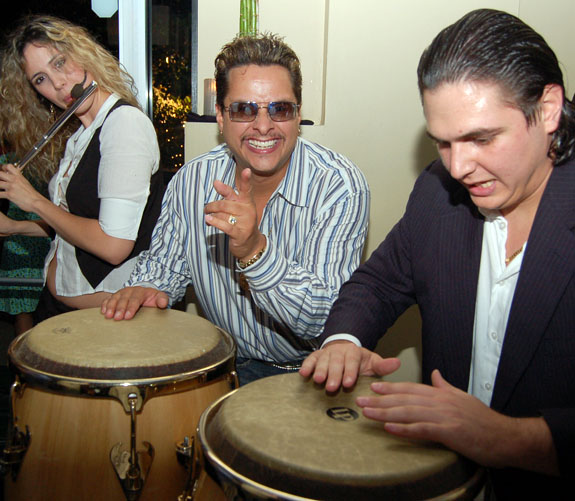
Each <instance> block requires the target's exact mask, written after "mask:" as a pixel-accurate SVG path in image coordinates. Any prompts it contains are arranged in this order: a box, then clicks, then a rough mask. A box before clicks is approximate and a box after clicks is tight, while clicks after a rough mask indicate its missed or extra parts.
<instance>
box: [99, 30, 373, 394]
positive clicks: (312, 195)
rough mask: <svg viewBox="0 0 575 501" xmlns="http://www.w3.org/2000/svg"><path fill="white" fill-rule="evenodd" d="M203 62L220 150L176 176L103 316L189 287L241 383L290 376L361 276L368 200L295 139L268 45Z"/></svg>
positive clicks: (129, 313) (277, 57)
mask: <svg viewBox="0 0 575 501" xmlns="http://www.w3.org/2000/svg"><path fill="white" fill-rule="evenodd" d="M215 64H216V71H215V77H216V86H217V123H218V126H219V129H220V133H221V134H222V135H223V139H224V143H223V144H222V145H220V146H218V147H216V148H214V149H213V150H212V151H210V152H208V153H206V154H204V155H201V156H200V157H198V158H196V159H194V160H192V161H191V162H189V163H188V164H187V165H185V166H184V167H183V168H182V169H180V171H179V172H178V173H177V174H176V175H175V176H174V178H173V180H172V181H171V183H170V185H169V186H168V188H167V191H166V196H165V198H164V202H163V208H162V214H161V216H160V219H159V221H158V224H157V226H156V229H155V231H154V235H153V237H152V243H151V246H150V249H149V251H148V252H146V253H143V254H142V255H140V259H139V263H138V265H137V266H136V269H135V271H134V273H133V274H132V277H131V280H130V282H128V285H129V286H130V287H128V288H125V289H123V290H121V291H119V292H118V293H116V294H115V295H114V296H113V297H112V298H110V299H109V300H107V301H105V302H104V303H103V305H102V312H103V313H104V314H105V315H106V317H108V318H114V319H117V320H120V319H123V318H125V319H129V318H132V317H133V316H134V315H135V314H136V311H137V310H138V308H139V307H140V306H141V305H145V306H156V307H161V308H164V307H166V306H168V305H169V304H172V303H173V302H175V301H177V300H178V299H179V298H181V297H182V296H183V295H184V293H185V290H186V287H187V286H189V285H193V287H194V292H195V295H196V297H197V300H198V303H199V306H200V307H201V309H202V311H203V312H204V313H205V315H206V317H207V318H208V319H209V320H210V321H212V322H213V323H214V324H216V325H218V326H219V327H221V328H222V329H224V330H226V331H227V332H229V333H230V334H232V335H233V336H234V337H235V340H236V342H237V346H238V354H237V355H238V359H237V369H238V374H239V377H240V383H241V384H245V383H247V382H249V381H251V380H253V379H256V378H258V377H262V376H266V375H272V374H277V373H282V372H285V371H289V370H292V371H293V370H297V368H299V366H300V363H301V361H302V360H303V359H304V358H305V357H306V355H308V354H309V352H310V351H311V350H312V349H313V348H315V347H316V346H317V344H316V338H317V337H318V336H319V334H320V332H321V330H322V328H323V324H324V322H325V319H326V317H327V314H328V312H329V310H330V308H331V305H332V304H333V301H334V300H335V298H336V296H337V291H338V290H339V287H340V286H341V284H342V283H343V282H344V281H345V280H346V279H347V278H349V276H350V275H351V273H352V272H353V271H354V270H355V268H356V267H357V266H358V264H359V260H360V256H361V252H362V249H363V244H364V240H365V236H366V231H367V220H368V212H369V190H368V187H367V183H366V181H365V178H364V176H363V175H362V173H361V172H360V171H359V169H358V168H357V167H355V166H354V165H353V164H352V163H351V162H350V161H349V160H348V159H347V158H345V157H343V156H342V155H340V154H338V153H335V152H333V151H331V150H329V149H327V148H325V147H322V146H320V145H317V144H313V143H310V142H308V141H305V140H304V139H302V138H300V137H299V126H300V120H301V87H302V77H301V71H300V65H299V60H298V58H297V56H296V54H295V53H294V52H293V50H292V49H291V48H289V47H288V46H287V45H286V44H285V43H284V42H283V41H282V40H281V39H280V38H278V37H277V36H274V35H262V36H257V37H238V38H236V39H235V40H234V41H232V42H231V43H229V44H227V45H226V46H224V47H223V49H222V51H221V53H220V54H219V55H218V57H217V58H216V61H215ZM142 286H143V287H142Z"/></svg>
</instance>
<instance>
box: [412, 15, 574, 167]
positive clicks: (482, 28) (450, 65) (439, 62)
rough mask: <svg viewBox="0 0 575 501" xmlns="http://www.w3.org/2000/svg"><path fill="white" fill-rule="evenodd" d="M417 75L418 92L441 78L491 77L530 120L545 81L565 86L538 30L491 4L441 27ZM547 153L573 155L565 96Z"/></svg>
mask: <svg viewBox="0 0 575 501" xmlns="http://www.w3.org/2000/svg"><path fill="white" fill-rule="evenodd" d="M417 78H418V85H419V92H420V95H421V96H422V97H423V92H424V91H425V90H433V89H435V88H437V87H439V86H440V85H441V84H444V83H448V84H449V83H457V82H463V81H475V82H487V83H495V84H497V85H499V86H500V88H501V89H502V91H503V92H504V95H505V96H506V98H507V99H508V100H509V102H510V103H511V104H512V105H513V106H516V107H517V108H519V109H520V110H521V111H522V112H523V114H524V115H525V118H526V120H527V123H528V124H529V125H532V124H534V123H535V122H536V121H537V120H538V119H539V113H540V107H539V100H540V98H541V96H542V95H543V92H544V90H545V86H546V85H549V84H557V85H559V86H560V87H561V88H562V89H563V94H565V87H564V85H563V74H562V72H561V68H560V67H559V62H558V60H557V56H556V55H555V53H554V52H553V50H552V49H551V48H550V47H549V45H547V42H545V40H544V39H543V37H542V36H541V35H539V34H538V33H537V32H535V31H534V30H533V29H532V28H531V27H529V26H528V25H527V24H525V23H524V22H523V21H521V20H520V19H519V18H517V17H515V16H513V15H511V14H508V13H506V12H501V11H497V10H491V9H479V10H474V11H472V12H470V13H468V14H466V15H465V16H463V17H462V18H461V19H460V20H459V21H457V22H455V23H454V24H452V25H451V26H448V27H447V28H445V29H444V30H442V31H441V32H440V33H439V34H438V35H437V36H436V37H435V39H434V40H433V42H432V43H431V45H430V46H429V47H428V48H427V49H425V51H424V52H423V54H422V56H421V59H420V60H419V66H418V68H417ZM548 155H549V157H550V158H552V159H553V163H554V164H555V165H559V164H561V163H563V162H565V161H567V160H569V159H571V158H573V157H574V156H575V108H574V107H573V104H572V103H571V101H569V99H567V98H564V102H563V109H562V112H561V119H560V123H559V127H558V128H557V130H556V131H555V133H554V134H553V138H552V142H551V145H550V148H549V152H548Z"/></svg>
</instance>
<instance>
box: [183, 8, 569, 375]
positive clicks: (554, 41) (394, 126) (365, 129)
mask: <svg viewBox="0 0 575 501" xmlns="http://www.w3.org/2000/svg"><path fill="white" fill-rule="evenodd" d="M199 4H200V5H199V40H200V42H199V60H200V63H199V76H200V79H203V78H208V77H211V76H212V74H213V59H214V57H215V55H216V54H217V52H218V50H219V48H220V47H221V46H222V45H223V44H224V43H225V42H227V41H228V40H229V39H231V38H232V37H233V36H234V35H235V33H236V32H237V29H238V20H239V2H238V1H237V0H199ZM259 4H260V30H262V31H266V30H270V31H274V32H277V33H280V34H281V35H283V36H285V40H286V42H287V43H289V44H290V45H291V46H292V47H293V48H294V50H295V51H296V52H297V53H298V55H299V56H300V58H301V59H302V71H303V73H304V81H305V82H304V96H303V115H304V118H307V117H310V116H311V117H312V118H313V119H314V121H315V122H316V123H319V124H320V125H314V126H306V127H302V136H303V137H305V138H307V139H310V140H312V141H316V142H319V143H322V144H324V145H326V146H328V147H331V148H333V149H335V150H337V151H339V152H341V153H343V154H345V155H347V156H348V157H349V158H350V159H351V160H353V161H354V162H355V163H356V164H357V165H358V166H359V168H360V169H361V170H362V171H363V172H364V173H365V175H366V177H367V179H368V182H369V185H370V188H371V191H372V203H371V217H370V231H369V237H368V241H367V244H366V255H369V254H370V253H371V252H372V251H373V250H374V249H375V248H376V247H377V245H378V244H379V242H380V241H381V240H382V239H383V238H384V237H385V235H386V234H387V232H388V231H389V230H390V229H391V227H392V226H393V224H394V223H395V222H396V221H397V220H398V219H399V218H400V217H401V215H402V213H403V210H404V208H405V203H406V201H407V197H408V196H409V193H410V191H411V188H412V185H413V182H414V180H415V178H416V176H417V174H418V173H419V172H420V171H421V169H422V168H423V167H424V166H425V165H426V164H427V163H429V161H430V160H432V159H433V158H434V157H435V151H434V149H433V147H432V145H431V144H430V143H429V141H428V140H427V139H426V137H425V134H424V131H425V123H424V120H423V114H422V111H421V106H420V102H419V96H418V91H417V82H416V68H417V62H418V60H419V56H420V54H421V52H422V51H423V49H424V48H425V47H426V46H427V45H428V44H429V43H430V42H431V40H432V38H433V37H434V36H435V35H436V34H437V32H439V30H441V29H442V28H443V27H445V26H447V25H448V24H450V23H452V22H454V21H455V20H457V19H458V18H459V17H461V16H462V15H463V14H465V13H466V12H468V11H470V10H472V9H475V8H479V7H492V8H497V9H501V10H506V11H508V12H511V13H513V14H516V15H519V16H520V17H521V18H522V19H524V20H525V21H526V22H527V23H528V24H530V25H531V26H533V27H534V28H535V29H536V30H537V31H539V32H540V33H541V34H542V35H543V36H544V37H545V38H546V39H547V41H548V42H549V44H550V45H551V46H552V47H553V48H554V49H555V51H556V53H557V56H558V58H559V60H560V61H561V63H562V67H563V69H564V74H565V81H566V86H567V92H568V94H569V95H572V94H573V92H574V91H575V44H574V43H573V37H572V35H571V30H572V29H573V26H574V23H575V2H573V0H546V1H545V2H542V1H540V0H499V1H491V2H489V1H474V0H434V1H433V2H431V1H429V0H406V1H404V2H391V1H389V0H260V2H259ZM280 19H281V20H282V21H283V22H282V23H280V22H278V21H277V20H280ZM308 41H309V42H308ZM309 75H311V77H310V76H309ZM310 79H311V80H312V82H310ZM310 101H311V103H310ZM198 109H200V110H201V109H202V106H201V103H200V106H199V108H198ZM216 141H217V129H216V127H215V125H212V124H187V125H186V159H187V160H189V159H191V158H192V157H193V156H195V155H196V154H199V153H202V152H204V151H207V150H208V149H210V148H211V147H213V146H214V145H215V144H216ZM378 350H379V351H380V352H382V353H383V354H385V355H397V354H399V355H400V358H401V359H402V364H403V366H402V368H401V369H400V371H399V372H398V373H397V374H396V375H395V376H394V378H393V379H398V380H399V379H410V380H417V379H418V378H419V365H420V364H419V352H420V347H419V316H418V314H417V309H416V308H413V309H411V310H409V311H408V312H407V313H406V314H404V316H403V317H402V318H401V319H400V320H399V321H398V323H397V324H396V325H395V326H394V327H393V329H392V330H391V331H390V333H389V334H388V335H386V337H385V339H384V341H382V343H380V346H379V347H378Z"/></svg>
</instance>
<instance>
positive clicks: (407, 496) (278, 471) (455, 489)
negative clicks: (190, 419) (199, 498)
mask: <svg viewBox="0 0 575 501" xmlns="http://www.w3.org/2000/svg"><path fill="white" fill-rule="evenodd" d="M373 381H374V379H372V378H367V377H362V378H360V379H359V381H358V383H357V385H356V387H355V388H354V390H353V391H343V390H340V391H339V392H338V393H337V394H332V395H330V394H326V392H325V389H324V388H323V387H322V386H319V385H315V384H314V383H313V382H311V381H305V380H304V379H303V378H302V377H301V376H299V374H293V373H292V374H285V375H279V376H272V377H268V378H264V379H260V380H258V381H254V382H252V383H249V384H247V385H246V386H243V387H242V388H240V389H238V390H236V391H234V392H232V393H229V394H227V395H226V396H224V397H222V398H221V399H220V400H218V401H217V402H215V403H213V404H212V405H211V406H210V407H209V408H208V409H207V410H206V411H205V412H204V413H203V415H202V417H201V418H200V424H199V429H198V437H199V439H200V442H201V444H202V451H203V453H204V460H205V461H206V465H207V466H206V468H208V467H209V469H210V470H212V473H213V475H214V477H217V478H219V481H220V482H221V484H222V486H223V489H224V491H225V492H226V495H227V496H228V499H234V500H236V499H237V500H240V499H260V498H270V499H326V500H345V501H349V500H352V499H353V500H359V499H370V500H371V499H381V500H383V499H392V500H394V501H396V500H416V499H417V500H421V499H433V498H437V499H442V500H447V499H473V497H474V496H475V495H476V494H477V493H478V492H479V490H480V489H481V484H482V471H481V470H479V469H478V468H477V467H476V466H475V465H474V464H472V463H471V462H469V461H467V460H465V459H463V458H462V457H460V456H459V455H457V454H456V453H454V452H452V451H450V450H447V449H446V448H444V447H441V446H439V445H434V444H430V443H422V442H416V441H410V440H404V439H400V438H397V437H394V436H392V435H390V434H388V433H387V432H385V431H384V429H383V425H382V423H380V422H376V421H372V420H369V419H366V418H364V417H363V415H362V414H361V409H360V408H359V407H358V406H357V405H356V404H355V398H356V397H357V396H358V395H366V394H370V393H371V391H370V389H369V384H370V383H371V382H373Z"/></svg>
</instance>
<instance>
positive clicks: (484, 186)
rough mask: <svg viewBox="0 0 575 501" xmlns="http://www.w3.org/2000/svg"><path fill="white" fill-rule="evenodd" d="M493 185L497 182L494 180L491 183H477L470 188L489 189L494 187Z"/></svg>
mask: <svg viewBox="0 0 575 501" xmlns="http://www.w3.org/2000/svg"><path fill="white" fill-rule="evenodd" d="M493 183H495V181H494V180H493V179H492V180H491V181H485V182H484V183H475V184H472V185H470V186H469V187H470V188H473V187H479V188H489V187H490V186H493Z"/></svg>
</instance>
